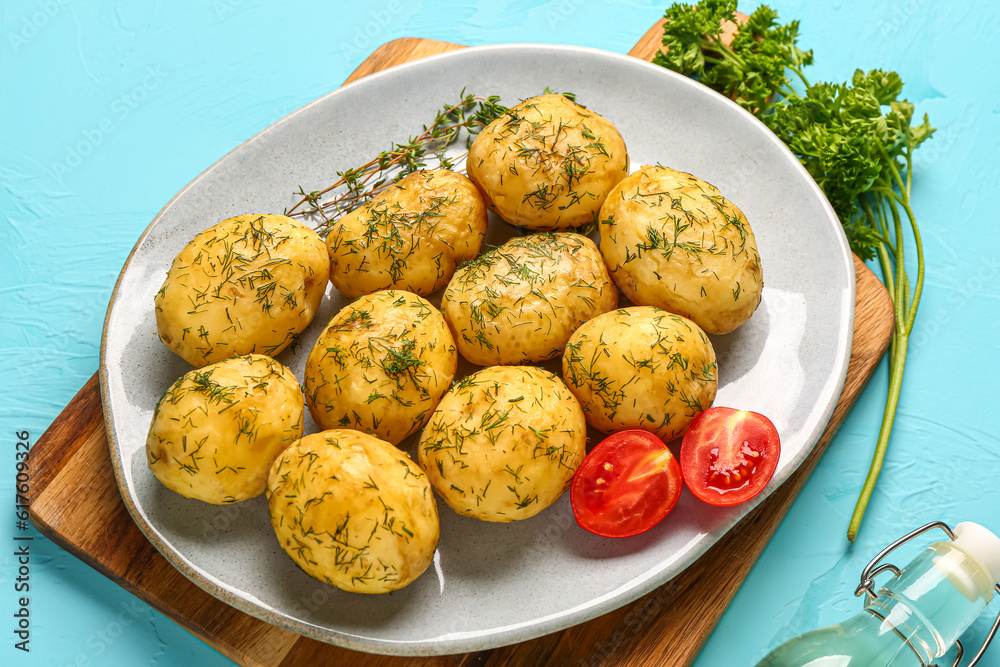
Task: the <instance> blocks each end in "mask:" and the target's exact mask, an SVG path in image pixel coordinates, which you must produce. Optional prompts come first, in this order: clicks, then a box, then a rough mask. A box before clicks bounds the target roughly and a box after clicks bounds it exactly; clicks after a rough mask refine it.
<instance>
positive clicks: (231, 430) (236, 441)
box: [146, 354, 305, 505]
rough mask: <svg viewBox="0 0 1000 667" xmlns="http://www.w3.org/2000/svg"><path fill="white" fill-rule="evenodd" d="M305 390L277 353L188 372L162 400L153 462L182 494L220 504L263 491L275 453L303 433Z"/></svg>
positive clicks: (150, 446)
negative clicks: (279, 360) (276, 356)
mask: <svg viewBox="0 0 1000 667" xmlns="http://www.w3.org/2000/svg"><path fill="white" fill-rule="evenodd" d="M304 412H305V408H304V407H303V405H302V389H301V388H300V387H299V383H298V381H297V380H296V379H295V376H294V375H292V372H291V371H290V370H288V368H286V367H285V366H284V365H282V364H281V363H279V362H277V361H275V360H274V359H272V358H271V357H268V356H265V355H262V354H250V355H247V356H242V357H233V358H231V359H224V360H222V361H218V362H216V363H214V364H210V365H208V366H205V367H204V368H200V369H195V370H192V371H190V372H188V373H187V374H186V375H184V376H183V377H181V378H180V379H179V380H177V381H176V382H174V383H173V384H172V385H171V386H170V389H168V390H167V393H166V394H164V395H163V397H162V398H161V399H160V400H159V402H158V403H157V404H156V409H155V410H154V411H153V421H152V423H151V424H150V427H149V434H148V436H147V437H146V460H147V462H148V463H149V469H150V470H152V471H153V475H155V476H156V478H157V479H158V480H160V481H161V482H162V483H163V484H164V485H165V486H166V487H168V488H170V489H173V490H174V491H176V492H177V493H179V494H181V495H182V496H186V497H188V498H197V499H198V500H203V501H205V502H206V503H213V504H215V505H222V504H225V503H235V502H238V501H240V500H246V499H247V498H253V497H254V496H259V495H260V494H261V493H263V492H264V487H265V486H266V485H267V473H268V470H269V469H270V467H271V463H272V462H273V461H274V458H275V457H276V456H277V455H278V454H280V453H281V452H282V451H283V450H284V449H285V448H286V447H288V446H289V445H290V444H292V442H294V441H295V440H297V439H298V438H299V437H301V436H302V415H303V413H304Z"/></svg>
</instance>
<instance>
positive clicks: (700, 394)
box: [562, 306, 718, 441]
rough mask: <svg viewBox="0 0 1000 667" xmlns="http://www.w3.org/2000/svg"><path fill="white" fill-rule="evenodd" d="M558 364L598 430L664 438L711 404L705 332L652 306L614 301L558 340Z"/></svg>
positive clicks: (712, 364)
mask: <svg viewBox="0 0 1000 667" xmlns="http://www.w3.org/2000/svg"><path fill="white" fill-rule="evenodd" d="M562 369H563V379H564V380H565V381H566V384H567V385H568V386H569V388H570V389H571V390H572V391H573V394H575V395H576V397H577V398H578V399H579V400H580V403H581V404H582V405H583V408H584V410H585V411H586V415H587V423H588V424H590V425H591V426H593V427H594V428H596V429H597V430H599V431H602V432H604V433H613V432H615V431H621V430H624V429H630V428H640V429H645V430H647V431H652V432H653V433H655V434H656V435H658V436H659V437H660V438H662V439H663V440H665V441H669V440H673V439H674V438H676V437H678V436H679V435H681V434H682V433H683V432H684V429H686V428H687V426H688V424H690V423H691V421H692V420H693V419H694V418H695V417H697V416H698V415H699V414H700V413H701V412H702V411H704V410H706V409H707V408H708V407H709V406H711V405H712V401H713V400H715V393H716V390H717V388H718V372H717V371H718V368H717V365H716V358H715V350H714V349H713V347H712V343H711V342H710V341H709V340H708V337H707V336H706V335H705V332H704V331H702V330H701V328H700V327H699V326H698V325H697V324H695V323H694V322H692V321H691V320H688V319H687V318H684V317H681V316H680V315H675V314H673V313H669V312H667V311H665V310H662V309H660V308H654V307H652V306H633V307H630V308H619V309H618V310H615V311H612V312H610V313H605V314H604V315H599V316H597V317H595V318H594V319H592V320H590V321H589V322H587V323H586V324H584V325H583V326H581V327H580V328H579V329H577V330H576V332H575V333H574V334H573V336H572V337H571V338H570V340H569V342H568V343H566V352H565V354H564V355H563V361H562Z"/></svg>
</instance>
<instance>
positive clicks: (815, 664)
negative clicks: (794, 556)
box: [757, 522, 1000, 667]
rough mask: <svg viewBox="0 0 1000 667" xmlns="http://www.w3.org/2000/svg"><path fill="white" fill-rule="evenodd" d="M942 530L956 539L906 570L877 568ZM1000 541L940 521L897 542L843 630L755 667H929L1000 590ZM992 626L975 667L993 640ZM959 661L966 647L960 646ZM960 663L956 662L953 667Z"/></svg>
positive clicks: (799, 643) (867, 577)
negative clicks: (903, 547) (877, 583)
mask: <svg viewBox="0 0 1000 667" xmlns="http://www.w3.org/2000/svg"><path fill="white" fill-rule="evenodd" d="M934 527H941V528H943V529H944V530H945V531H946V532H948V534H949V535H950V536H952V539H951V540H950V541H942V542H935V543H933V544H931V545H930V546H929V547H927V549H925V550H924V551H923V552H922V553H920V555H918V556H917V557H916V558H915V559H914V560H913V561H912V562H911V563H910V564H909V565H907V566H906V567H905V568H903V569H902V570H899V569H898V568H896V567H894V566H892V565H881V566H879V567H875V568H874V569H873V567H874V566H875V564H876V563H878V561H880V560H881V559H882V558H883V557H884V556H885V555H886V554H887V553H888V552H889V551H891V550H892V549H894V548H895V547H897V546H899V545H900V544H902V543H903V542H905V541H907V540H908V539H912V538H913V537H915V536H916V535H918V534H920V533H922V532H925V531H926V530H929V529H930V528H934ZM884 570H892V571H893V572H894V573H895V574H896V577H895V578H893V579H891V580H890V581H888V582H887V583H886V585H885V586H883V587H882V588H881V589H879V591H878V594H877V595H876V594H874V593H872V590H873V588H872V582H871V578H872V577H873V576H875V575H877V574H879V573H880V572H882V571H884ZM998 582H1000V539H998V538H997V537H996V535H994V534H993V533H992V532H990V531H989V530H987V529H986V528H984V527H982V526H980V525H978V524H974V523H960V524H958V525H957V526H955V530H954V531H952V530H951V529H950V528H948V527H947V525H945V524H943V523H941V522H934V523H931V524H928V525H926V526H924V527H922V528H919V529H917V530H916V531H913V532H912V533H910V534H909V535H907V536H905V537H903V538H901V539H899V540H897V541H896V542H895V543H893V544H892V545H890V546H889V547H887V548H886V549H885V550H883V551H882V553H880V554H879V555H878V556H877V557H876V558H875V560H873V561H872V562H871V563H869V564H868V567H867V568H865V573H864V574H863V575H862V584H861V586H859V587H858V591H857V593H856V594H858V595H860V594H861V592H866V593H868V597H869V600H868V603H867V605H866V606H865V608H864V609H863V610H862V611H861V612H860V613H858V614H857V615H855V616H853V617H851V618H849V619H848V620H846V621H844V622H843V623H840V624H838V625H833V626H830V627H826V628H820V629H818V630H812V631H810V632H806V633H804V634H801V635H799V636H798V637H794V638H792V639H790V640H788V641H787V642H785V643H784V644H782V645H780V646H779V647H778V648H776V649H774V650H773V651H772V652H771V653H769V654H768V655H767V656H766V657H765V658H764V659H763V660H761V661H760V662H759V663H757V667H928V666H929V665H932V664H933V663H934V659H935V658H940V657H942V656H943V655H944V654H945V653H946V652H947V651H948V649H949V648H951V646H952V645H953V644H956V643H958V639H959V637H960V636H961V634H962V633H963V632H965V630H966V629H968V627H969V626H970V625H972V622H973V621H974V620H975V619H976V618H977V617H978V616H979V614H980V613H981V612H982V611H983V609H984V608H985V607H986V605H988V604H989V603H990V600H991V599H992V597H993V591H994V589H996V590H998V591H1000V586H997V583H998ZM998 624H1000V617H998V619H997V622H996V623H994V626H993V630H992V631H991V632H990V635H989V637H988V638H987V640H986V644H984V646H983V648H982V649H980V651H979V653H978V654H977V655H976V656H975V658H974V659H973V661H972V662H971V663H970V664H969V665H967V666H966V667H972V665H974V664H975V663H976V662H978V660H979V658H980V657H981V656H982V653H983V651H984V650H985V648H986V645H987V644H988V643H989V641H990V640H991V639H992V638H993V634H994V633H995V632H996V629H997V625H998ZM959 651H960V653H959V659H960V658H961V651H962V649H961V644H960V643H959ZM957 663H958V660H956V662H955V664H957Z"/></svg>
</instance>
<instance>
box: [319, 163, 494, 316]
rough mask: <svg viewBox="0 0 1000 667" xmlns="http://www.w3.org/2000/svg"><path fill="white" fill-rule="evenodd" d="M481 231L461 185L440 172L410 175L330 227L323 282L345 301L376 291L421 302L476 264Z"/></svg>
mask: <svg viewBox="0 0 1000 667" xmlns="http://www.w3.org/2000/svg"><path fill="white" fill-rule="evenodd" d="M486 223H487V215H486V205H485V204H484V203H483V199H482V196H480V194H479V191H478V190H477V189H476V186H474V185H473V184H472V182H471V181H470V180H469V179H468V178H466V177H465V176H463V175H462V174H458V173H456V172H454V171H450V170H448V169H435V170H433V171H417V172H414V173H412V174H409V175H408V176H406V177H405V178H403V179H401V180H400V181H399V182H398V183H395V184H393V185H390V186H389V187H387V188H386V189H385V190H383V191H382V192H380V193H379V194H378V195H376V196H375V197H374V198H372V199H371V200H370V201H368V202H367V203H366V204H364V205H363V206H361V207H360V208H357V209H355V210H353V211H351V212H350V213H347V214H345V215H344V216H342V217H341V218H340V219H338V220H337V221H336V222H335V223H334V224H333V226H332V227H331V228H330V232H329V233H328V234H327V237H326V248H327V251H328V252H329V255H330V279H331V280H332V282H333V285H334V287H336V288H337V289H338V290H339V291H340V292H341V293H342V294H345V295H347V296H349V297H358V296H361V295H363V294H371V293H372V292H375V291H378V290H381V289H405V290H409V291H411V292H416V293H417V294H420V295H422V296H427V295H428V294H430V293H432V292H434V291H435V290H437V289H439V288H441V287H444V285H445V284H446V283H447V282H448V279H449V278H451V275H452V274H453V273H454V272H455V267H456V266H457V264H458V263H459V262H462V261H464V260H468V259H472V258H473V257H475V256H476V254H477V253H478V252H479V248H480V246H482V243H483V237H484V236H485V234H486Z"/></svg>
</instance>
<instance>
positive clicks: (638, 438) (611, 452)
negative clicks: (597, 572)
mask: <svg viewBox="0 0 1000 667" xmlns="http://www.w3.org/2000/svg"><path fill="white" fill-rule="evenodd" d="M683 486H684V483H683V481H682V474H681V468H680V464H679V463H678V462H677V459H676V458H674V455H673V454H672V453H671V452H670V450H669V449H667V446H666V445H665V444H663V441H662V440H660V439H659V438H658V437H656V436H655V435H653V434H652V433H649V432H648V431H640V430H628V431H621V432H619V433H615V434H613V435H610V436H608V437H607V438H605V439H604V440H602V441H601V442H599V443H598V444H597V446H595V447H594V449H593V450H592V451H591V452H590V453H589V454H588V455H587V456H586V458H584V460H583V463H581V464H580V467H579V469H577V471H576V474H575V475H574V476H573V484H572V486H571V487H570V502H571V504H572V506H573V516H575V517H576V522H577V523H578V524H579V525H580V527H581V528H584V529H586V530H589V531H590V532H592V533H595V534H597V535H602V536H604V537H630V536H632V535H638V534H639V533H643V532H645V531H647V530H649V529H650V528H652V527H653V526H655V525H656V524H658V523H659V522H660V521H662V520H663V518H664V517H665V516H667V514H668V513H669V512H670V510H672V509H673V508H674V506H675V505H676V504H677V499H678V498H680V495H681V489H682V488H683Z"/></svg>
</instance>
